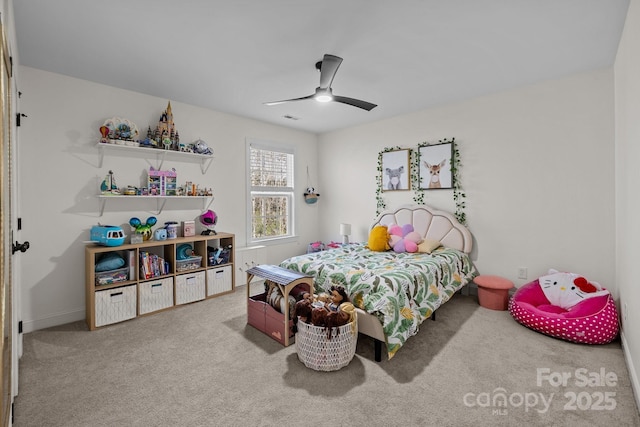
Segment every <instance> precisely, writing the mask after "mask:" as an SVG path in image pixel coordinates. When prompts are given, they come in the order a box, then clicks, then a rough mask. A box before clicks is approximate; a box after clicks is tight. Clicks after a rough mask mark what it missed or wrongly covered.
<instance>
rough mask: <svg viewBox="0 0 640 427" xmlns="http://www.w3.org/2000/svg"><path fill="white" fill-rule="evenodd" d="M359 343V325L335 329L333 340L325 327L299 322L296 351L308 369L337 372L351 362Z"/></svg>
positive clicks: (350, 324) (348, 325)
mask: <svg viewBox="0 0 640 427" xmlns="http://www.w3.org/2000/svg"><path fill="white" fill-rule="evenodd" d="M357 343H358V323H357V321H355V320H354V321H353V322H351V323H347V324H346V325H343V326H338V327H336V328H333V329H332V331H331V339H329V338H328V331H327V329H326V328H325V327H321V326H313V325H310V324H308V323H305V322H302V321H299V322H298V333H297V334H296V351H297V352H298V359H300V361H301V362H302V363H304V365H305V366H306V367H307V368H311V369H314V370H316V371H337V370H338V369H341V368H344V367H345V366H347V365H348V364H349V362H351V359H353V355H354V354H355V353H356V344H357Z"/></svg>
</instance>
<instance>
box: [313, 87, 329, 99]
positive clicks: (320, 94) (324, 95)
mask: <svg viewBox="0 0 640 427" xmlns="http://www.w3.org/2000/svg"><path fill="white" fill-rule="evenodd" d="M313 99H315V100H316V101H318V102H331V101H333V94H332V93H331V90H327V89H320V88H318V89H316V94H315V96H314V97H313Z"/></svg>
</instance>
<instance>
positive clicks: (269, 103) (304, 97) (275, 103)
mask: <svg viewBox="0 0 640 427" xmlns="http://www.w3.org/2000/svg"><path fill="white" fill-rule="evenodd" d="M314 96H316V94H315V93H314V94H313V95H307V96H303V97H302V98H293V99H283V100H282V101H271V102H265V103H264V105H278V104H284V103H285V102H294V101H304V100H305V99H310V98H313V97H314Z"/></svg>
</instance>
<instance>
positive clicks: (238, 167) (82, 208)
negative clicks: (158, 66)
mask: <svg viewBox="0 0 640 427" xmlns="http://www.w3.org/2000/svg"><path fill="white" fill-rule="evenodd" d="M18 71H19V83H20V85H19V90H20V91H22V97H21V99H20V112H21V113H23V114H26V115H27V116H28V117H26V118H23V119H22V126H21V127H20V128H19V130H18V137H19V156H20V158H21V159H23V161H22V165H21V169H20V175H19V180H20V185H21V190H22V194H21V203H20V208H19V210H20V216H21V217H22V224H23V232H22V238H23V239H24V240H28V241H29V242H30V243H31V249H29V251H27V252H26V253H25V254H23V255H22V297H23V298H22V301H23V307H22V308H23V311H22V316H23V317H22V320H23V321H24V329H25V331H27V332H28V331H30V330H33V329H40V328H42V327H47V326H52V325H57V324H61V323H65V322H69V321H73V320H79V319H83V318H84V313H85V307H84V242H85V241H86V240H88V239H89V229H90V228H91V226H92V225H95V224H97V223H102V224H114V225H120V226H123V227H125V230H126V231H128V226H127V223H128V221H129V218H131V217H132V216H137V217H140V218H141V219H143V220H145V219H146V218H147V217H148V216H151V215H154V214H155V213H157V212H156V211H155V209H156V204H150V203H148V202H144V201H139V200H131V201H129V200H114V201H110V202H109V203H108V204H107V206H106V209H105V213H104V215H103V216H102V217H99V210H98V208H99V202H98V200H97V198H96V195H97V194H98V191H99V185H100V182H101V181H102V179H103V178H104V176H105V175H106V174H107V172H108V171H109V170H110V169H111V170H113V171H114V174H115V177H116V180H117V183H118V185H119V186H125V185H129V184H131V185H136V186H139V185H140V184H142V183H143V180H144V179H145V178H144V177H145V176H146V172H145V171H146V170H147V169H148V167H149V163H148V162H147V161H145V159H144V158H142V157H139V156H132V157H131V158H128V157H125V156H111V155H105V157H104V162H103V165H102V167H98V165H99V155H98V154H99V151H98V149H97V148H96V143H97V140H98V138H99V135H100V134H99V132H98V129H99V127H100V126H101V125H102V123H103V122H104V120H105V119H108V118H111V117H114V116H118V117H124V118H128V119H129V120H132V121H133V122H134V123H136V124H137V126H138V127H139V128H140V131H141V132H142V133H146V130H147V127H148V126H151V127H152V129H153V128H155V126H156V124H157V122H158V119H159V117H160V114H161V113H162V112H163V111H164V110H165V108H166V107H167V101H168V100H166V99H161V98H155V97H151V96H147V95H143V94H140V93H135V92H131V91H125V90H119V89H115V88H113V87H108V86H104V85H99V84H95V83H91V82H88V81H84V80H79V79H75V78H71V77H66V76H62V75H59V74H54V73H49V72H44V71H41V70H37V69H33V68H30V67H19V70H18ZM171 106H172V110H173V115H174V121H175V123H176V127H177V129H178V131H179V133H180V137H181V140H183V141H187V142H191V141H193V140H195V139H198V138H201V139H203V140H204V141H206V142H207V143H208V144H209V145H210V146H211V147H212V148H213V150H214V160H213V164H212V166H211V167H210V168H209V169H208V171H207V173H206V174H205V175H203V174H202V173H201V172H200V166H199V164H198V163H192V162H178V161H169V160H167V161H165V163H164V165H163V169H166V168H171V167H174V168H176V170H177V173H178V182H179V183H184V181H193V182H194V183H197V184H201V185H202V186H205V187H212V188H213V192H214V196H215V200H214V202H213V204H212V205H211V208H212V209H214V210H215V211H216V213H217V214H218V215H219V222H218V225H217V227H216V229H217V230H220V231H227V232H231V233H235V234H236V246H244V245H245V243H246V227H245V219H246V197H245V195H246V180H245V176H246V173H245V139H246V138H259V139H264V140H268V141H278V142H283V143H287V144H290V145H293V146H294V147H295V149H296V156H297V157H296V160H297V164H296V165H295V167H296V177H295V178H296V180H297V182H298V184H299V187H300V189H299V191H298V193H299V197H300V198H299V199H298V200H299V201H302V200H303V196H302V193H303V192H304V188H305V187H306V181H307V179H306V166H307V165H309V170H310V172H311V173H312V180H314V182H317V179H318V178H317V170H318V167H317V136H316V135H314V134H310V133H305V132H300V131H295V130H291V129H287V128H284V127H279V126H274V125H271V124H267V123H263V122H258V121H255V120H250V119H245V118H241V117H237V116H232V115H228V114H222V113H219V112H216V111H211V110H207V109H203V108H198V107H194V106H190V105H186V104H181V103H178V102H172V103H171ZM202 208H203V206H202V202H199V201H185V202H178V201H169V202H167V206H166V208H165V210H164V211H163V212H162V213H161V214H160V215H155V216H157V218H158V222H159V224H164V222H165V221H169V220H178V221H180V220H184V219H194V218H196V217H197V216H198V215H199V214H200V213H201V211H202ZM317 218H318V207H317V206H314V205H306V204H304V203H300V204H299V207H298V219H299V221H298V225H299V230H298V231H299V233H298V234H299V236H300V238H299V241H298V242H297V243H290V244H286V245H278V246H273V247H270V248H269V251H268V254H267V260H266V261H267V262H268V263H278V262H280V261H281V260H282V259H284V258H286V257H289V256H292V255H296V254H299V253H304V252H305V250H306V244H307V243H308V242H309V241H313V240H314V239H315V238H316V237H317V232H316V223H317Z"/></svg>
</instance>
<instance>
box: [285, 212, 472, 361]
mask: <svg viewBox="0 0 640 427" xmlns="http://www.w3.org/2000/svg"><path fill="white" fill-rule="evenodd" d="M394 224H397V225H400V226H402V225H406V224H411V225H412V226H413V229H414V230H415V231H416V232H418V233H419V234H420V235H421V236H422V237H423V238H424V239H429V240H437V241H439V242H440V243H441V244H442V246H441V247H440V248H437V249H435V250H433V251H432V252H431V254H427V253H407V252H404V253H396V252H394V251H384V252H376V251H371V250H369V249H368V247H367V244H366V243H352V244H347V245H343V246H342V247H340V248H335V249H329V250H325V251H320V252H315V253H310V254H306V255H299V256H295V257H292V258H289V259H287V260H285V261H283V262H282V263H281V264H280V266H281V267H284V268H287V269H289V270H294V271H298V272H301V273H304V274H307V275H310V276H312V277H313V278H314V281H315V287H316V292H322V290H325V291H326V290H328V289H329V288H330V287H331V286H332V285H342V286H344V287H345V288H346V290H347V293H348V294H349V297H350V298H351V301H352V302H353V303H354V305H355V306H356V307H357V311H358V331H359V332H360V333H362V334H365V335H368V336H370V337H372V338H374V339H375V360H376V361H380V360H381V347H382V344H383V343H384V344H386V350H387V356H388V358H389V359H391V358H392V357H393V356H394V355H395V354H396V352H397V351H398V350H399V349H400V348H401V347H402V345H403V344H404V343H405V342H406V340H407V339H408V338H410V337H411V336H413V335H415V334H416V333H417V332H418V329H419V326H420V324H421V323H422V322H423V321H424V320H425V319H427V318H429V317H432V318H433V317H434V316H433V315H434V314H435V311H436V310H437V309H438V307H440V306H441V305H442V304H444V303H445V302H447V301H448V300H449V299H450V298H451V297H452V296H453V294H454V293H456V292H457V291H459V290H460V289H462V288H463V287H464V286H465V285H466V284H467V283H469V282H470V281H471V280H472V279H473V278H474V277H475V276H476V275H477V270H476V268H475V266H474V265H473V262H472V261H471V258H470V257H469V253H470V252H471V248H472V245H473V243H472V236H471V233H470V232H469V230H468V229H467V228H466V227H465V226H463V225H462V224H460V223H459V222H458V221H457V220H456V218H455V217H454V216H453V215H451V214H450V213H448V212H443V211H438V210H435V209H433V208H430V207H428V206H425V205H411V206H401V207H399V208H397V209H394V210H389V211H385V212H383V213H381V214H380V215H379V216H378V217H377V218H376V220H375V221H374V222H373V224H372V225H371V229H373V228H374V227H375V226H377V225H384V226H390V225H394Z"/></svg>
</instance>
